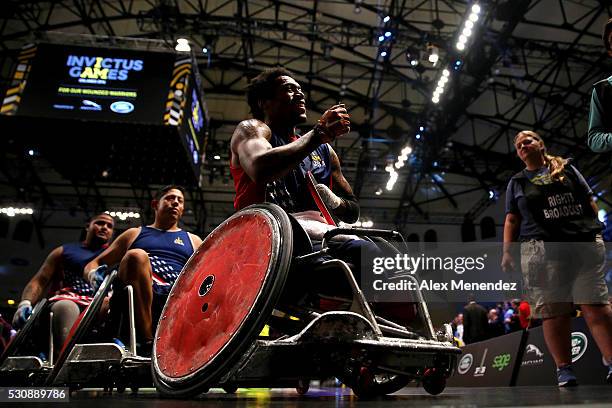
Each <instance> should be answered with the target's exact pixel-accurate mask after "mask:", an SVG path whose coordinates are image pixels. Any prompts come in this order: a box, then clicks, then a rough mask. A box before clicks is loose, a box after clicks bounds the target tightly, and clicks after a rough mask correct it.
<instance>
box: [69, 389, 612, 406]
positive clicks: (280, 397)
mask: <svg viewBox="0 0 612 408" xmlns="http://www.w3.org/2000/svg"><path fill="white" fill-rule="evenodd" d="M610 401H612V386H610V387H608V386H578V387H575V388H565V389H558V388H557V387H512V388H447V389H446V390H445V391H444V392H443V393H442V394H441V395H438V396H431V395H429V394H427V393H426V392H425V391H424V390H422V389H420V388H412V387H407V388H404V389H402V390H400V391H398V392H397V393H395V394H393V395H391V396H388V397H385V398H380V399H374V400H360V399H358V398H357V397H356V396H354V395H353V394H352V392H351V391H350V389H348V388H335V387H334V388H311V389H310V391H309V392H308V394H307V395H304V396H300V395H298V394H297V393H296V392H295V391H294V390H292V389H276V388H275V389H265V388H258V389H255V388H251V389H248V388H241V389H239V390H238V392H237V393H236V394H226V393H225V392H224V391H223V390H221V389H212V390H211V391H210V392H209V393H208V394H204V395H202V396H201V397H199V398H197V399H190V400H171V399H162V398H160V397H159V395H158V394H157V393H156V392H155V390H153V389H145V390H141V391H139V392H138V394H137V395H134V394H130V393H129V392H126V393H124V394H118V393H116V392H115V393H113V394H108V393H103V392H98V391H87V390H81V391H79V392H76V393H73V394H72V396H71V398H70V402H71V404H73V405H78V406H87V407H88V408H98V407H100V408H102V407H104V408H108V407H109V406H112V407H129V408H136V407H147V408H149V407H153V408H165V407H168V408H169V407H181V408H182V407H196V406H197V407H202V406H215V407H241V406H256V407H281V406H282V407H287V406H288V407H314V406H316V407H321V406H334V407H352V406H364V407H366V406H367V407H383V406H384V407H400V406H401V407H405V406H410V407H431V406H436V407H457V406H458V407H520V406H530V407H547V406H561V405H563V406H578V405H580V406H585V407H599V406H602V407H603V406H607V407H609V406H611V405H612V403H611V402H610ZM60 406H64V407H65V406H66V405H65V404H61V405H60Z"/></svg>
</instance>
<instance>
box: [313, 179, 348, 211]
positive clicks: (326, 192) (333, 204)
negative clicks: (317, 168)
mask: <svg viewBox="0 0 612 408" xmlns="http://www.w3.org/2000/svg"><path fill="white" fill-rule="evenodd" d="M315 188H316V189H317V193H319V195H320V196H321V200H323V202H324V203H325V206H326V207H327V208H329V209H330V210H335V209H336V208H338V207H340V205H341V204H342V199H341V198H340V197H338V196H337V195H336V194H334V192H333V191H331V190H330V188H329V187H327V186H326V185H325V184H317V185H315Z"/></svg>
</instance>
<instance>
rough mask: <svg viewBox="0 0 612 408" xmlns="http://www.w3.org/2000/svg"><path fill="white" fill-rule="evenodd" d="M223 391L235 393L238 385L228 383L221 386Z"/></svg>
mask: <svg viewBox="0 0 612 408" xmlns="http://www.w3.org/2000/svg"><path fill="white" fill-rule="evenodd" d="M223 391H225V392H226V393H228V394H235V393H236V391H238V386H237V385H235V384H228V385H225V386H223ZM206 392H208V390H207V391H206Z"/></svg>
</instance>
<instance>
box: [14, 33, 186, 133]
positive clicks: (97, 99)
mask: <svg viewBox="0 0 612 408" xmlns="http://www.w3.org/2000/svg"><path fill="white" fill-rule="evenodd" d="M174 60H175V55H174V54H173V53H160V52H146V51H138V50H123V49H110V48H94V47H83V46H72V45H58V44H44V43H43V44H39V46H38V50H37V53H36V56H35V58H34V61H33V63H32V70H31V72H30V74H29V76H28V79H27V83H26V86H25V89H24V92H23V96H22V98H21V102H20V103H19V108H18V110H17V114H18V115H27V116H45V117H59V118H72V119H84V120H102V121H113V122H116V121H118V122H137V123H147V124H162V123H163V115H164V110H165V105H166V99H167V96H168V88H169V82H170V79H171V76H172V70H173V64H174Z"/></svg>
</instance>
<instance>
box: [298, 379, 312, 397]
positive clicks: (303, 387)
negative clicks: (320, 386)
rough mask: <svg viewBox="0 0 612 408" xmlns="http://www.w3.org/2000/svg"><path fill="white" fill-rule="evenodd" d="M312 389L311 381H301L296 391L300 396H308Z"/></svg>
mask: <svg viewBox="0 0 612 408" xmlns="http://www.w3.org/2000/svg"><path fill="white" fill-rule="evenodd" d="M309 389H310V380H299V381H298V385H297V387H295V390H296V391H297V393H298V394H300V395H306V394H307V393H308V390H309Z"/></svg>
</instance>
